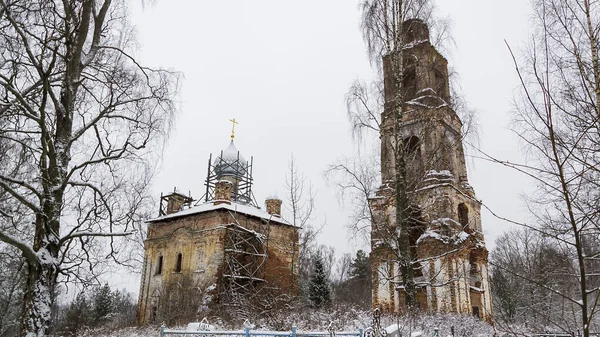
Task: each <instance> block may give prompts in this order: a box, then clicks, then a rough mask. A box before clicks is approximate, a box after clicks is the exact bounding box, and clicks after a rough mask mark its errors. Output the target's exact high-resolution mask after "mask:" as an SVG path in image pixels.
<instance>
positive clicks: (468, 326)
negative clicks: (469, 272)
mask: <svg viewBox="0 0 600 337" xmlns="http://www.w3.org/2000/svg"><path fill="white" fill-rule="evenodd" d="M270 320H271V321H272V322H271V323H270V324H267V323H265V322H252V323H253V325H255V328H254V329H253V330H259V331H269V330H278V331H290V330H291V327H292V325H295V326H296V327H297V329H298V331H326V329H327V326H329V324H331V323H333V326H334V327H335V329H336V330H337V331H358V329H361V328H362V329H365V328H367V327H369V326H371V324H372V322H371V316H370V313H368V312H365V311H360V310H353V309H346V310H341V309H340V310H331V311H324V310H320V311H306V312H296V313H293V314H288V315H281V317H278V318H277V319H273V318H271V319H270ZM210 323H211V324H212V325H214V326H215V328H216V329H218V330H241V329H243V328H244V326H243V324H244V320H243V319H240V322H234V323H233V325H231V324H224V323H223V322H219V320H218V319H213V321H211V322H210ZM381 325H382V326H383V327H389V326H392V325H394V326H396V325H398V327H399V329H398V330H399V331H400V332H401V333H402V336H410V335H411V334H414V336H417V335H418V333H422V335H421V336H423V337H429V336H433V334H434V329H435V328H438V329H439V333H440V337H447V336H451V335H452V334H451V330H452V327H454V336H456V337H492V336H494V333H495V331H494V329H493V328H492V327H491V326H490V325H488V324H486V323H484V322H481V321H479V320H476V319H474V318H472V317H468V316H456V315H449V314H443V315H442V314H440V315H433V316H421V317H416V318H413V319H408V318H400V319H396V318H394V317H386V316H384V317H382V319H381ZM274 326H277V327H274ZM169 328H172V329H179V330H185V327H169ZM159 331H160V327H159V326H149V327H141V328H135V327H131V328H124V329H120V330H113V331H106V330H104V331H103V330H93V331H92V330H88V331H84V332H82V333H81V334H80V336H89V337H155V336H159ZM415 333H416V334H415Z"/></svg>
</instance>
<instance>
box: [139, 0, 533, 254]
mask: <svg viewBox="0 0 600 337" xmlns="http://www.w3.org/2000/svg"><path fill="white" fill-rule="evenodd" d="M132 10H133V13H134V16H133V18H132V23H133V24H134V25H135V26H136V28H137V32H138V41H139V42H140V45H141V47H140V49H139V51H138V54H137V57H138V59H140V61H142V62H143V63H144V64H147V65H152V66H161V67H166V68H172V69H176V70H178V71H181V72H182V73H183V74H184V76H185V77H184V79H183V81H182V89H181V95H180V101H181V109H180V112H179V114H178V117H177V120H176V125H175V128H174V130H173V133H172V136H171V138H170V140H169V142H168V145H167V148H166V150H165V154H164V158H163V163H162V169H161V171H160V172H159V174H158V176H157V177H156V180H155V182H154V186H153V190H154V191H155V194H156V195H157V196H158V195H159V194H160V192H161V191H163V192H166V191H170V190H172V189H173V187H174V186H177V188H178V189H179V190H180V191H182V192H185V193H187V191H188V190H190V191H191V192H192V195H193V196H194V197H196V198H199V197H200V196H201V195H202V194H203V192H204V186H203V181H204V179H205V177H206V169H207V160H208V157H209V154H210V153H211V152H212V153H213V154H217V153H218V152H219V151H220V150H221V149H225V148H226V147H227V145H228V143H229V133H230V129H231V124H230V123H229V122H228V120H229V119H230V118H232V117H235V118H236V119H237V120H238V121H239V122H240V124H239V125H238V127H237V132H236V145H237V147H238V149H239V150H240V151H241V152H242V154H243V155H244V156H245V157H246V158H249V157H250V156H254V163H255V167H254V178H255V185H254V193H255V196H256V198H257V200H258V202H259V203H262V202H263V201H264V199H265V198H266V197H267V196H270V195H278V196H279V197H281V198H283V199H284V200H285V195H284V194H285V188H284V183H285V177H286V174H287V173H288V168H287V166H288V161H289V159H290V156H291V154H292V153H293V154H294V156H295V157H296V160H297V164H298V166H299V169H300V171H301V172H303V173H304V174H305V176H306V177H307V179H308V180H310V181H312V183H313V185H314V187H315V190H316V191H317V198H316V207H317V209H316V215H317V219H316V220H315V221H316V222H317V223H320V222H322V221H325V219H326V221H327V226H326V227H325V228H324V229H323V233H322V235H321V238H320V241H321V242H322V243H325V244H328V245H333V246H335V247H336V250H337V251H338V252H339V253H341V252H352V251H353V250H355V249H356V246H355V245H354V244H349V243H348V236H347V234H346V229H345V228H344V224H345V223H346V222H347V217H348V212H347V210H345V209H343V207H342V205H340V204H339V202H338V198H337V196H336V191H335V189H334V188H333V187H328V186H327V185H326V183H325V180H324V179H323V171H324V169H325V168H326V166H327V165H328V164H330V163H332V162H333V161H334V160H335V159H336V158H338V157H341V156H344V155H347V156H348V155H351V154H352V153H353V148H354V144H353V143H352V139H351V134H350V127H349V123H348V121H347V119H346V110H345V101H344V95H345V94H346V92H347V91H348V88H349V86H350V84H351V83H352V82H353V81H354V80H355V79H365V80H369V79H370V78H371V77H372V70H371V67H370V65H369V62H368V59H367V57H366V52H365V46H364V43H363V41H362V36H361V33H360V31H359V19H360V13H359V10H358V1H357V0H305V1H287V0H256V1H242V0H230V1H189V0H188V1H184V0H169V1H166V0H164V1H158V2H157V3H156V4H155V5H152V6H150V7H148V6H147V7H146V8H144V9H142V8H141V6H140V5H139V4H138V3H137V2H135V4H134V6H133V8H132ZM438 14H440V15H442V16H447V17H449V18H450V19H451V21H452V36H453V38H454V40H455V41H456V47H452V48H451V52H450V54H448V53H446V56H447V57H448V59H449V62H450V65H451V66H452V67H454V68H455V69H456V70H457V71H458V73H459V75H460V79H459V83H460V85H461V87H462V91H463V92H464V93H465V95H466V99H467V100H468V102H469V103H470V105H471V106H472V107H474V108H476V109H478V110H479V120H480V124H481V137H480V138H481V145H482V148H483V150H484V151H486V152H488V153H490V154H493V155H495V156H498V157H500V158H506V159H515V158H516V159H518V158H519V157H520V156H519V155H518V152H519V151H518V150H519V146H518V141H517V138H516V136H515V135H514V134H513V133H512V132H510V131H509V130H508V124H509V121H510V110H511V109H512V103H511V102H512V97H513V95H514V93H515V88H516V87H517V85H518V81H517V78H516V76H515V74H514V66H513V65H512V59H511V57H510V54H509V53H508V50H507V48H506V46H505V44H504V39H506V40H508V42H509V43H511V44H512V46H514V47H521V46H523V45H524V44H525V43H526V41H527V38H528V30H529V22H530V20H529V19H530V17H529V3H528V1H523V0H503V1H497V0H442V1H438ZM469 169H470V171H469V175H470V176H469V179H470V182H471V185H472V186H473V187H474V188H475V191H476V193H477V195H478V197H479V198H480V199H482V200H483V201H484V202H485V203H486V204H488V205H489V206H490V207H492V208H493V209H494V210H495V211H497V212H498V213H499V214H502V215H505V216H509V217H520V215H519V210H520V209H522V206H521V202H520V199H519V197H518V194H519V193H520V192H522V191H523V188H524V187H523V186H525V180H524V179H523V178H521V177H519V176H518V175H516V174H515V173H514V172H511V171H510V170H507V169H503V168H501V167H499V166H497V165H492V164H488V163H485V162H482V161H481V160H474V161H473V164H472V165H471V166H470V167H469ZM284 202H285V201H284ZM482 223H483V228H484V231H485V235H486V239H487V241H488V246H490V244H491V242H492V241H493V240H494V239H495V238H496V237H497V236H498V235H499V234H501V233H502V232H503V231H505V230H506V229H507V228H509V226H508V225H507V224H505V223H503V222H501V221H499V220H496V219H494V218H493V217H492V216H491V215H490V214H489V213H487V212H485V211H484V212H483V221H482Z"/></svg>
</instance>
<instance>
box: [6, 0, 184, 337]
mask: <svg viewBox="0 0 600 337" xmlns="http://www.w3.org/2000/svg"><path fill="white" fill-rule="evenodd" d="M0 27H1V29H0V46H1V50H2V52H1V53H0V88H1V90H0V141H1V142H0V143H1V144H2V145H0V146H3V151H2V156H3V157H2V160H0V162H2V163H3V164H2V165H1V166H0V194H3V195H8V196H9V199H10V200H9V201H10V202H9V203H7V204H2V205H0V240H2V241H4V242H5V243H7V244H9V245H11V246H13V247H15V248H16V249H18V250H19V251H20V252H21V253H22V254H23V256H24V258H25V260H26V263H27V285H26V291H25V295H24V307H23V314H22V328H21V335H22V336H25V335H27V336H33V335H35V336H41V335H44V334H46V332H47V331H48V328H49V324H50V312H51V308H52V303H53V300H54V299H53V290H54V288H55V286H56V284H57V280H59V276H61V278H62V279H63V280H74V279H79V280H82V281H85V280H86V279H88V278H89V277H94V276H95V275H96V274H97V272H98V270H97V269H95V267H96V265H97V264H98V263H100V262H102V261H105V260H114V261H121V262H123V261H122V258H123V257H124V256H123V253H124V252H125V245H124V244H123V240H122V239H119V237H122V236H126V235H128V234H130V233H132V230H134V228H135V224H136V222H137V221H139V220H140V219H139V216H138V214H139V212H138V211H139V210H140V209H142V208H144V206H145V205H146V203H147V202H148V200H149V199H148V197H147V186H148V181H149V177H150V176H151V174H152V165H151V164H150V163H151V161H149V160H150V159H151V158H150V156H151V155H152V154H153V153H156V149H157V148H160V146H161V145H162V139H163V136H165V135H166V132H167V130H168V128H169V126H170V124H171V116H172V113H173V111H174V105H173V100H172V98H173V94H174V92H175V89H176V85H177V76H176V75H175V74H173V73H172V72H169V71H165V70H161V69H152V68H148V67H145V66H142V65H140V64H139V63H138V62H137V61H136V60H135V59H134V58H133V56H132V53H131V52H132V50H131V46H132V45H134V44H133V42H134V41H133V35H132V29H131V27H130V26H128V23H127V11H126V4H125V3H123V2H121V1H111V0H105V1H100V0H84V1H71V0H67V1H62V2H53V1H50V2H49V1H41V0H39V1H38V0H34V1H23V0H0ZM17 218H20V219H21V220H19V221H17ZM102 238H104V239H103V240H102V243H101V244H100V241H99V240H100V239H102Z"/></svg>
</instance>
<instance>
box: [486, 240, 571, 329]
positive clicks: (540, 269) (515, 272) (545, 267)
mask: <svg viewBox="0 0 600 337" xmlns="http://www.w3.org/2000/svg"><path fill="white" fill-rule="evenodd" d="M490 264H491V268H492V286H493V291H494V301H495V306H494V308H495V313H496V322H497V323H498V328H499V329H502V330H509V329H510V326H511V325H514V324H527V325H528V326H529V327H530V329H532V330H534V332H535V331H537V332H540V331H547V330H549V329H560V330H563V331H564V332H569V331H575V330H577V318H576V317H575V316H574V313H575V311H576V306H575V305H574V304H573V303H571V302H570V301H565V300H564V299H563V298H562V297H561V296H559V295H558V294H556V293H555V291H560V292H562V293H564V294H567V293H571V294H572V295H574V289H576V282H574V281H575V280H574V279H573V278H572V277H571V276H570V275H571V274H572V272H573V267H574V265H573V263H572V260H571V257H570V256H569V254H568V253H566V252H563V251H561V248H560V247H559V246H557V245H556V243H555V242H554V241H553V240H551V239H550V238H548V237H545V236H544V235H543V234H542V233H540V232H538V231H534V230H531V229H527V228H518V229H516V230H512V231H510V232H507V233H505V234H504V235H502V236H501V237H499V238H498V239H497V240H496V248H495V249H494V251H493V252H492V254H491V257H490Z"/></svg>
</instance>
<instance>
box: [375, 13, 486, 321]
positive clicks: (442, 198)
mask: <svg viewBox="0 0 600 337" xmlns="http://www.w3.org/2000/svg"><path fill="white" fill-rule="evenodd" d="M402 30H403V34H402V35H403V39H404V41H403V45H404V49H403V50H402V56H401V57H402V60H401V61H400V62H402V68H403V69H402V72H398V71H397V70H396V69H394V68H398V66H396V67H394V64H393V63H392V62H393V59H394V58H392V57H391V56H392V55H386V56H385V57H384V58H383V73H384V91H385V92H384V96H385V97H384V98H385V105H384V111H383V113H382V118H381V129H380V139H381V177H382V185H381V187H380V188H379V189H378V190H377V192H376V193H375V195H374V196H372V197H371V198H370V200H369V202H370V205H371V209H372V212H373V226H372V233H371V270H372V281H373V282H372V284H373V294H372V295H373V307H376V308H380V309H381V310H382V311H383V312H405V311H406V310H407V305H406V304H407V303H406V301H407V298H406V295H407V293H408V292H407V291H406V290H405V287H406V284H407V283H406V282H404V280H403V278H402V274H403V273H402V268H401V266H402V265H407V262H403V263H400V262H399V261H401V259H404V258H406V256H403V254H402V252H409V253H408V256H409V257H410V261H409V262H408V263H410V265H411V268H404V271H405V272H404V275H409V276H410V278H411V280H412V283H411V287H413V288H412V289H414V291H413V292H411V293H412V294H415V300H416V303H414V307H416V309H418V310H419V311H421V312H428V313H439V312H448V313H460V314H470V315H474V316H477V317H479V318H481V319H484V320H487V321H491V319H492V298H491V290H490V284H489V269H488V251H487V249H486V246H485V241H484V237H483V233H482V227H481V217H480V208H481V203H480V202H479V201H478V200H477V199H476V197H475V192H474V190H473V188H472V187H471V185H469V182H468V179H467V168H466V165H465V155H464V151H463V144H462V132H461V131H462V130H461V129H462V122H461V120H460V118H459V117H458V115H457V114H456V112H455V111H454V109H453V106H452V101H451V95H450V88H449V83H448V82H449V80H448V62H447V61H446V59H445V58H444V57H443V56H442V55H441V54H440V53H439V52H438V51H437V50H436V49H435V47H434V46H432V44H431V42H430V39H429V29H428V27H427V25H426V24H425V23H424V22H423V21H421V20H417V19H413V20H408V21H406V22H405V23H404V24H403V27H402ZM399 73H400V74H401V75H399ZM399 97H400V98H402V100H401V101H399V102H397V101H398V98H399ZM397 104H401V109H402V115H401V119H400V120H398V117H397V116H398V115H397V114H396V113H397V108H398V105H397ZM395 124H396V125H395ZM398 135H400V137H399V136H398ZM396 142H398V143H400V142H402V144H401V145H400V146H402V147H403V149H401V151H402V154H403V155H402V157H403V158H404V163H405V165H404V166H403V167H404V170H405V175H404V176H405V177H406V178H405V182H406V183H405V185H406V186H405V191H406V194H407V198H408V201H409V204H410V205H409V207H408V208H409V209H410V211H409V214H410V216H409V217H407V218H408V220H407V221H406V223H405V224H404V225H403V226H405V230H406V233H407V236H408V238H407V239H406V240H404V241H402V240H399V231H398V230H397V228H396V195H397V194H396V193H397V189H396V187H397V186H396V185H397V180H396V169H397V167H396V163H395V160H396V158H402V157H400V156H398V155H397V154H396V153H395V152H394V151H395V143H396ZM401 242H408V246H409V247H403V246H401ZM406 270H409V271H408V272H407V271H406ZM408 279H409V278H408V277H407V280H408Z"/></svg>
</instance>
